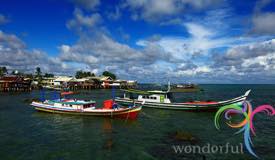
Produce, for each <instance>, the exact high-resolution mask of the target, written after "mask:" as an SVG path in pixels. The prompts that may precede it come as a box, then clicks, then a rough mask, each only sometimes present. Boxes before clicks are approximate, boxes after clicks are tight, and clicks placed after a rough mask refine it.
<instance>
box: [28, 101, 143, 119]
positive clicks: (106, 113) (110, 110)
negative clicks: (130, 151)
mask: <svg viewBox="0 0 275 160" xmlns="http://www.w3.org/2000/svg"><path fill="white" fill-rule="evenodd" d="M95 103H96V102H95V101H85V100H75V99H62V100H45V101H44V102H35V101H34V102H32V103H31V105H32V106H34V108H35V109H36V110H38V111H43V112H50V113H61V114H72V115H89V116H102V117H110V118H126V119H136V118H137V116H138V113H139V112H140V110H141V108H142V107H141V106H139V107H138V106H135V105H131V104H130V105H129V106H128V107H122V106H120V105H118V104H116V103H114V101H113V100H105V101H104V103H103V107H102V108H96V106H95Z"/></svg>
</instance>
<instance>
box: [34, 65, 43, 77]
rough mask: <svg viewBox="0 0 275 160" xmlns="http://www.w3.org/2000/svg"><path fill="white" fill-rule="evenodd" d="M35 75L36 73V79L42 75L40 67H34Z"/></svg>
mask: <svg viewBox="0 0 275 160" xmlns="http://www.w3.org/2000/svg"><path fill="white" fill-rule="evenodd" d="M35 73H36V76H37V77H40V76H41V73H42V72H41V69H40V67H36V72H35Z"/></svg>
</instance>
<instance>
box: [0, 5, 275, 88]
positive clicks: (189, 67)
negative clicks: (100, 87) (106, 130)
mask: <svg viewBox="0 0 275 160" xmlns="http://www.w3.org/2000/svg"><path fill="white" fill-rule="evenodd" d="M0 66H7V68H8V69H9V70H14V69H17V70H19V71H21V72H34V70H35V68H36V67H40V68H41V69H42V71H43V72H52V73H54V74H59V75H70V74H71V75H73V74H74V73H75V71H77V70H85V71H92V72H94V73H96V74H98V75H99V74H101V73H102V71H104V70H108V71H112V72H114V73H116V74H117V75H118V77H119V78H121V79H136V80H138V81H139V82H160V83H166V82H167V81H168V80H170V81H172V82H194V83H275V0H259V1H252V0H244V1H241V0H162V1H160V0H106V1H103V0H44V1H37V0H26V1H22V0H2V1H1V5H0Z"/></svg>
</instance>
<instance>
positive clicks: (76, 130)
mask: <svg viewBox="0 0 275 160" xmlns="http://www.w3.org/2000/svg"><path fill="white" fill-rule="evenodd" d="M141 87H142V88H148V86H146V85H144V86H141ZM157 87H159V86H157ZM201 87H202V88H203V89H204V91H203V92H199V93H181V94H175V95H174V96H175V98H176V101H178V102H183V101H187V100H210V99H211V100H225V99H229V98H233V97H236V96H240V95H242V94H243V93H244V92H245V91H246V90H248V89H252V92H251V94H250V95H249V98H248V99H249V100H251V103H252V105H253V106H254V107H256V106H258V105H261V104H271V105H273V106H274V105H275V85H201ZM51 94H52V93H49V95H51ZM120 94H121V93H118V91H117V93H116V95H120ZM39 96H40V92H39V91H33V92H31V93H0V104H1V105H0V128H1V130H0V146H1V148H0V155H1V159H58V160H60V159H62V160H63V159H64V160H67V159H72V160H74V159H119V160H121V159H161V160H162V159H163V160H164V159H232V158H234V159H253V156H251V155H250V154H249V153H248V152H247V151H246V150H245V148H244V154H232V153H230V154H229V153H227V154H225V153H223V154H220V153H216V154H186V153H181V154H176V153H175V151H174V150H173V148H172V146H173V145H185V146H186V145H198V146H205V145H206V144H210V145H223V146H224V145H226V143H230V145H239V143H243V135H242V134H239V135H233V134H234V132H236V131H237V130H236V129H232V128H228V127H227V126H226V125H225V123H221V128H222V130H221V131H218V130H217V129H216V128H215V126H214V115H215V113H207V112H206V113H193V112H183V111H172V110H157V109H148V108H144V109H143V110H142V112H141V113H140V116H139V118H138V119H137V120H136V121H125V120H121V119H106V118H100V117H89V116H88V117H87V116H71V115H59V114H49V113H42V112H36V111H35V110H34V109H33V108H32V107H30V106H29V104H28V103H27V100H28V99H30V98H38V97H39ZM74 97H75V98H84V99H93V100H96V101H97V103H98V105H100V104H101V103H102V101H103V100H104V99H108V98H111V97H112V92H111V90H92V91H83V92H81V93H80V94H77V95H75V96H74ZM49 98H50V97H49ZM221 122H223V121H221ZM274 123H275V117H268V116H266V115H265V114H263V113H262V114H259V115H257V116H256V117H255V120H254V125H255V127H256V134H257V136H256V137H254V136H252V141H253V144H254V151H255V152H256V153H257V155H258V156H259V157H260V158H263V159H272V158H273V157H274V156H275V153H274V150H275V145H274V143H275V137H274V135H273V134H274V133H275V125H274Z"/></svg>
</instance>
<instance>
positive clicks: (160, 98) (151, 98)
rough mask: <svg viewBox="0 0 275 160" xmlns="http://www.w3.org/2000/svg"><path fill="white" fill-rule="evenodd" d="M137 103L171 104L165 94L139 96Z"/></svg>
mask: <svg viewBox="0 0 275 160" xmlns="http://www.w3.org/2000/svg"><path fill="white" fill-rule="evenodd" d="M138 101H142V102H153V103H171V101H170V99H169V98H168V97H167V95H166V94H152V95H139V96H138Z"/></svg>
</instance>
